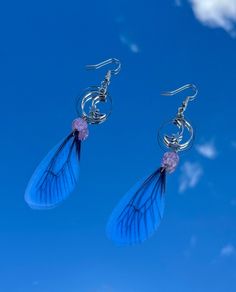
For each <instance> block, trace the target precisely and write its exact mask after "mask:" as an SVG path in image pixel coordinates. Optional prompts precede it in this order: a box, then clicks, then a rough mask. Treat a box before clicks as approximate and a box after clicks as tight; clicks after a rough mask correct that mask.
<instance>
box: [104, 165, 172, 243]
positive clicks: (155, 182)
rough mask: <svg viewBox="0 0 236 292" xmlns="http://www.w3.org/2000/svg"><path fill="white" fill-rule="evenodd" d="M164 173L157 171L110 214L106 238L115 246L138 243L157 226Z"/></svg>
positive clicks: (160, 217) (136, 187)
mask: <svg viewBox="0 0 236 292" xmlns="http://www.w3.org/2000/svg"><path fill="white" fill-rule="evenodd" d="M165 177H166V171H165V169H164V168H159V169H158V170H156V171H155V172H154V173H153V174H151V175H150V176H149V177H148V178H146V179H144V180H142V181H140V182H139V183H137V184H136V185H135V186H134V187H133V188H132V189H131V190H130V191H129V192H128V193H127V194H126V195H125V196H124V198H123V199H122V200H121V202H120V203H119V204H118V206H117V207H116V208H115V210H114V211H113V213H112V215H111V217H110V220H109V222H108V225H107V234H108V237H109V238H111V239H112V240H113V241H115V242H116V243H118V244H121V245H127V244H135V243H141V242H142V241H144V240H146V239H147V238H148V237H150V236H151V235H152V234H153V233H154V231H155V230H156V229H157V227H158V226H159V224H160V221H161V219H162V217H163V213H164V204H165V201H164V199H165V198H164V191H165Z"/></svg>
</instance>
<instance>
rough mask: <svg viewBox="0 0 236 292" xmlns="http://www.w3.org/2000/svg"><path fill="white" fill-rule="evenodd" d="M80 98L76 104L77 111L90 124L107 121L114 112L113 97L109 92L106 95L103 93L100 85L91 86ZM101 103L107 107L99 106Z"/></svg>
mask: <svg viewBox="0 0 236 292" xmlns="http://www.w3.org/2000/svg"><path fill="white" fill-rule="evenodd" d="M80 100H81V102H80ZM80 100H78V101H77V105H76V109H77V113H78V114H79V115H80V114H81V115H82V117H83V118H84V119H85V120H86V121H87V123H89V124H101V123H103V122H105V121H106V120H107V118H108V117H109V116H110V114H111V112H112V98H111V96H110V95H109V94H108V93H106V96H104V95H102V94H101V90H100V87H96V86H92V87H89V88H88V89H87V90H86V91H85V94H84V95H83V97H82V99H80ZM79 102H80V105H79ZM99 104H100V105H102V104H103V105H106V109H104V110H102V109H101V108H99V106H98V105H99Z"/></svg>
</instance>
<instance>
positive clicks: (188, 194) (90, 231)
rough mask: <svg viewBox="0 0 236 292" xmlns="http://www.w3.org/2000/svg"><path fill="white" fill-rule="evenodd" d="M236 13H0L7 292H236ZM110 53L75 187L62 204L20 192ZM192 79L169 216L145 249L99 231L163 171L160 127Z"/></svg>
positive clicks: (168, 7) (181, 5) (186, 5)
mask: <svg viewBox="0 0 236 292" xmlns="http://www.w3.org/2000/svg"><path fill="white" fill-rule="evenodd" d="M235 23H236V3H235V0H228V1H227V3H226V1H224V0H191V1H190V0H189V1H187V0H186V1H184V0H183V1H176V2H175V0H171V1H162V3H160V1H155V0H146V1H129V2H127V1H125V0H120V1H97V2H96V1H93V2H92V3H91V2H89V1H59V2H58V1H20V2H19V1H8V2H5V3H1V4H0V30H1V46H0V64H1V65H0V74H1V78H0V85H1V86H0V96H1V107H0V108H1V115H0V116H1V136H2V140H1V153H0V156H1V157H0V161H1V166H0V171H1V184H0V190H1V204H0V251H1V257H0V258H1V260H0V291H2V292H157V291H161V292H189V291H191V292H209V291H214V292H223V291H227V292H234V291H235V289H236V224H235V222H236V192H235V164H236V134H235V126H236V122H235V114H236V110H235V107H236V98H235V76H236V57H235V52H236V38H235V32H236V27H235ZM110 57H116V58H118V59H120V60H121V62H122V71H121V73H120V74H119V75H118V76H116V77H114V78H113V80H112V83H111V86H110V93H111V95H112V97H113V102H114V107H113V113H112V116H111V117H110V118H109V120H108V121H107V122H106V123H104V124H102V125H99V126H91V127H90V137H89V139H88V140H87V141H85V142H84V145H83V149H82V156H81V157H82V159H81V174H80V180H79V184H78V186H77V188H76V190H75V191H74V193H73V194H72V195H71V197H70V198H69V199H68V200H67V201H66V202H65V203H64V204H63V205H61V206H60V207H58V208H56V209H54V210H51V211H46V212H39V211H33V210H31V209H29V208H28V206H27V205H26V204H25V202H24V199H23V196H24V191H25V187H26V185H27V182H28V180H29V178H30V176H31V174H32V172H33V170H34V169H35V167H36V166H37V164H38V163H39V162H40V160H41V159H42V158H43V157H44V155H45V154H46V153H47V152H48V151H49V150H50V148H51V147H53V146H54V145H55V144H56V143H57V142H58V141H60V140H61V139H62V138H63V137H64V136H66V135H67V133H68V132H69V131H70V127H71V121H72V120H73V119H74V118H75V117H76V112H75V106H74V103H75V99H76V96H78V95H80V94H81V93H82V92H83V90H84V89H85V88H86V87H88V86H90V85H94V84H99V83H100V81H101V78H103V76H104V74H105V70H104V71H103V70H98V71H94V72H92V71H86V70H85V69H84V66H85V65H86V64H91V63H97V62H100V61H102V60H104V59H106V58H110ZM189 82H193V83H195V84H196V85H197V86H198V88H199V96H198V98H197V100H196V101H195V102H192V103H191V104H190V105H189V108H188V111H187V113H186V117H189V119H190V120H191V122H192V123H193V125H194V126H195V129H196V140H195V145H194V147H193V148H192V149H191V150H189V151H187V152H186V153H183V154H181V161H180V165H179V167H178V169H177V171H176V172H175V173H174V174H173V175H171V176H169V177H168V183H167V193H166V200H167V203H166V210H165V216H164V220H163V222H162V224H161V226H160V227H159V229H158V232H157V233H156V234H155V236H154V237H153V238H151V239H150V240H148V241H147V242H145V243H144V244H142V245H140V246H135V247H123V248H118V247H116V246H115V245H114V244H113V243H112V242H110V241H109V240H108V239H107V238H106V235H105V226H106V222H107V219H108V217H109V215H110V213H111V211H112V209H113V208H114V206H115V205H116V204H117V202H118V201H119V199H120V198H121V197H122V196H123V195H124V193H125V192H126V191H127V190H128V189H129V188H130V187H131V186H132V185H133V184H134V183H135V182H136V181H137V180H138V179H140V178H142V177H143V176H144V175H147V174H148V173H151V172H152V171H153V170H154V169H155V168H157V167H158V166H159V163H160V159H161V157H162V155H163V151H162V150H161V149H160V148H159V146H158V143H157V130H158V127H159V126H160V125H161V123H163V121H166V120H168V119H170V118H172V116H173V115H174V114H175V113H176V110H177V107H178V105H179V104H180V103H181V101H182V98H183V96H175V97H163V96H160V92H162V91H164V90H171V89H175V88H177V87H179V86H182V85H183V84H186V83H189Z"/></svg>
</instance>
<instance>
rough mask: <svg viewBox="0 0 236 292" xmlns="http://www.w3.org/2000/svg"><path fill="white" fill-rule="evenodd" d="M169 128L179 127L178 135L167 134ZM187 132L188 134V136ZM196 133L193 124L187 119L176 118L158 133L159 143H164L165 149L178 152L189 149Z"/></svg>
mask: <svg viewBox="0 0 236 292" xmlns="http://www.w3.org/2000/svg"><path fill="white" fill-rule="evenodd" d="M168 126H174V127H177V129H178V131H177V132H176V133H171V134H166V128H167V127H168ZM186 130H187V132H188V133H187V134H186ZM193 138H194V131H193V127H192V126H191V124H190V123H189V122H188V121H186V120H185V119H181V118H176V119H174V120H171V121H169V122H167V123H165V124H164V125H163V126H162V127H161V128H160V129H159V131H158V140H159V142H161V144H162V143H164V145H165V147H166V148H168V149H171V150H172V151H175V152H178V151H183V150H186V149H188V148H189V147H190V146H191V145H192V142H193Z"/></svg>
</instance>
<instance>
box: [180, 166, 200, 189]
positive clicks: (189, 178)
mask: <svg viewBox="0 0 236 292" xmlns="http://www.w3.org/2000/svg"><path fill="white" fill-rule="evenodd" d="M202 174H203V169H202V167H201V165H200V164H199V163H192V162H189V161H187V162H185V163H184V165H183V166H182V168H181V176H180V184H179V192H180V193H183V192H185V191H186V190H187V189H189V188H194V187H195V186H196V185H197V184H198V182H199V180H200V178H201V176H202Z"/></svg>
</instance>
